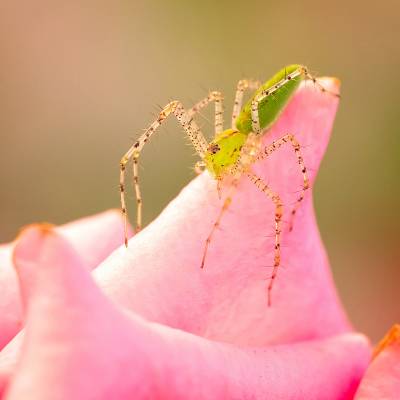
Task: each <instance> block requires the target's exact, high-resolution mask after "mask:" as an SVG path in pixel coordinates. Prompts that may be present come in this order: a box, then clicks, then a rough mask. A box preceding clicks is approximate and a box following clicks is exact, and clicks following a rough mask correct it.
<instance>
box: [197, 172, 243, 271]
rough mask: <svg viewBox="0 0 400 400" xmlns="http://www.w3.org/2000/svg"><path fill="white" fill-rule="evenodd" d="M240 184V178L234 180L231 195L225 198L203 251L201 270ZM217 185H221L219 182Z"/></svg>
mask: <svg viewBox="0 0 400 400" xmlns="http://www.w3.org/2000/svg"><path fill="white" fill-rule="evenodd" d="M238 183H239V177H235V178H233V180H232V182H231V183H230V193H229V194H228V195H227V196H226V197H225V200H224V203H223V205H222V208H221V210H220V212H219V214H218V217H217V219H216V221H215V222H214V224H213V227H212V228H211V231H210V233H209V235H208V236H207V239H206V243H205V246H204V251H203V258H202V259H201V265H200V268H204V264H205V262H206V257H207V253H208V248H209V246H210V243H211V239H212V237H213V235H214V233H215V230H216V229H217V228H218V227H219V226H220V223H221V219H222V217H223V215H224V214H225V212H226V211H227V210H228V208H229V206H230V204H231V203H232V194H233V191H234V190H235V189H236V188H237V185H238ZM217 184H219V182H217Z"/></svg>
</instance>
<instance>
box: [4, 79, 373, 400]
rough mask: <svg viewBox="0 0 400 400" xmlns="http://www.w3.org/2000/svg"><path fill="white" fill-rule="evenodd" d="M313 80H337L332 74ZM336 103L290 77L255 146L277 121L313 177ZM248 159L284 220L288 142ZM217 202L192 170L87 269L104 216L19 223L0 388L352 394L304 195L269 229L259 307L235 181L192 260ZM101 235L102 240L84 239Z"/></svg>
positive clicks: (354, 349) (148, 395)
mask: <svg viewBox="0 0 400 400" xmlns="http://www.w3.org/2000/svg"><path fill="white" fill-rule="evenodd" d="M324 85H325V86H326V87H327V88H329V89H331V90H338V87H337V82H336V81H334V80H332V79H326V80H325V81H324ZM336 107H337V100H336V99H335V98H334V97H333V96H329V95H326V94H321V93H320V92H319V91H317V90H315V89H314V88H313V87H312V86H308V87H302V88H301V90H299V92H298V93H297V94H296V96H295V97H294V99H293V100H292V101H291V103H290V104H289V105H288V107H287V108H286V110H285V112H284V114H283V115H282V117H281V118H280V119H279V121H278V122H277V123H276V124H275V126H274V128H273V129H272V131H271V133H270V135H268V136H267V137H265V138H264V141H265V144H269V143H271V142H272V141H273V140H275V139H278V138H279V137H281V136H282V135H283V134H286V133H293V134H294V135H295V136H296V137H297V138H298V140H299V141H300V143H301V144H302V152H303V156H304V159H305V163H306V165H307V168H308V170H309V174H310V178H311V181H312V182H313V181H314V179H315V175H316V171H317V169H318V167H319V164H320V161H321V158H322V156H323V154H324V152H325V149H326V146H327V143H328V140H329V134H330V131H331V127H332V123H333V119H334V115H335V112H336ZM254 170H255V172H256V173H257V174H259V175H260V176H261V177H262V178H263V179H264V180H265V181H267V182H268V183H269V184H270V186H271V187H272V188H274V190H276V191H277V192H278V193H280V194H281V195H282V197H283V200H284V204H285V206H286V208H285V214H284V218H285V216H287V215H288V214H289V210H290V205H291V204H292V203H293V202H294V201H295V199H296V198H297V196H298V190H299V189H300V188H301V180H302V177H301V173H300V171H299V169H298V165H297V163H296V158H295V155H294V152H293V149H292V148H291V147H290V146H288V147H287V148H285V149H282V150H279V151H277V152H275V153H274V154H273V155H272V156H271V157H270V159H267V160H265V161H262V162H260V163H259V164H258V165H256V166H255V168H254ZM220 207H221V200H219V199H218V196H217V194H216V190H215V182H214V181H213V180H212V179H211V178H210V177H209V176H208V174H202V175H201V176H199V177H197V178H196V179H195V180H193V181H192V182H191V183H190V184H189V185H188V186H187V187H186V188H185V189H184V190H183V191H182V192H181V193H180V195H179V196H178V197H177V198H176V199H175V200H174V201H172V202H171V204H170V205H169V206H168V207H167V208H166V209H165V210H164V212H163V213H162V214H161V215H160V216H159V217H158V218H157V219H156V220H155V221H154V222H153V223H152V224H150V225H149V226H148V227H147V228H146V229H145V230H143V231H142V232H141V233H140V234H138V235H135V236H134V237H133V238H132V239H131V240H130V243H129V248H128V249H125V248H124V247H120V248H119V249H117V250H116V251H114V252H113V253H112V254H111V255H110V256H109V257H108V258H106V259H105V261H104V262H102V263H101V264H100V265H99V266H98V267H97V268H96V269H95V270H94V271H93V274H92V275H91V274H90V273H89V269H92V268H93V267H94V266H96V265H97V262H99V261H100V260H102V259H104V258H105V256H106V254H107V253H108V252H111V251H112V250H113V248H114V247H115V240H122V239H121V238H122V233H121V232H120V231H121V224H120V222H119V224H115V225H114V224H113V223H111V222H110V223H107V224H104V223H102V222H101V220H100V218H99V217H97V218H95V219H93V220H92V223H95V222H98V228H97V229H94V230H91V229H89V228H87V226H88V223H87V222H82V223H80V225H76V226H77V229H76V230H75V234H74V235H71V234H70V235H69V236H68V234H66V232H69V231H68V229H67V228H62V229H58V228H51V227H49V226H47V225H37V226H33V227H30V228H27V229H26V230H24V231H23V233H22V234H21V236H20V237H19V238H18V240H17V242H16V245H15V249H14V251H13V263H14V265H15V268H16V271H17V275H18V280H19V284H20V291H21V298H22V304H24V318H25V332H21V333H19V334H18V335H17V336H15V338H14V339H13V340H12V341H10V342H9V343H8V344H7V346H6V347H5V348H4V349H3V351H2V352H1V353H0V387H1V388H2V389H5V387H6V385H7V388H6V390H5V392H4V398H5V399H7V400H15V399H27V398H29V399H33V400H35V399H40V400H46V399H52V400H53V399H132V398H135V399H168V398H171V399H264V398H271V399H272V398H273V399H348V398H352V396H353V394H354V392H355V391H356V389H357V386H358V384H359V381H360V379H361V377H362V375H363V373H364V370H365V368H366V367H367V364H368V362H369V355H370V351H369V344H368V341H367V340H366V339H365V338H364V337H363V336H362V335H359V334H355V333H352V328H351V326H350V325H349V322H348V320H347V317H346V315H345V313H344V311H343V309H342V307H341V305H340V303H339V301H338V298H337V294H336V291H335V289H334V286H333V283H332V277H331V275H330V270H329V264H328V261H327V257H326V254H325V250H324V248H323V245H322V243H321V239H320V237H319V233H318V229H317V226H316V223H315V217H314V212H313V208H312V197H311V192H310V191H309V193H307V196H306V199H305V201H304V202H303V204H302V206H301V207H300V209H299V212H298V214H297V216H296V219H295V225H294V229H293V231H292V232H289V231H288V229H287V225H285V229H284V232H283V240H282V243H283V248H282V264H283V265H282V268H280V271H279V275H278V278H277V281H276V283H275V287H274V290H273V294H272V296H273V297H272V299H273V300H272V307H267V297H266V286H267V282H268V279H267V278H268V275H269V274H270V268H266V267H267V266H268V265H271V260H272V257H273V251H272V250H273V241H274V238H273V237H272V236H271V234H272V233H273V229H272V228H273V221H274V220H273V204H272V203H271V201H270V200H269V199H268V198H266V196H265V195H263V194H262V193H261V192H259V191H258V190H257V188H255V186H254V185H253V184H251V183H250V182H248V181H246V180H245V179H243V180H242V182H241V184H240V186H239V189H238V191H237V193H236V195H235V197H234V200H233V202H232V205H231V208H230V211H229V212H228V213H226V215H225V217H224V219H223V220H222V223H221V230H220V231H218V232H216V234H215V235H214V237H213V241H212V242H211V245H210V250H209V254H208V258H207V261H206V266H205V269H204V270H201V269H200V268H199V267H200V262H201V257H202V253H203V248H204V240H205V238H206V237H207V235H208V233H209V230H210V228H211V227H212V224H213V222H214V220H215V217H216V215H217V214H218V211H219V209H220ZM103 218H104V217H103ZM286 219H287V217H286ZM117 225H118V227H117ZM108 227H110V229H109V230H108V229H107V228H108ZM117 231H118V234H116V233H117ZM101 232H103V233H101ZM98 234H99V236H96V235H98ZM103 234H104V235H105V236H103V237H106V238H108V239H106V240H110V244H109V246H108V245H105V244H104V242H103V241H102V240H100V239H99V237H100V236H102V235H103ZM97 246H103V247H102V249H103V250H104V252H103V251H98V248H97ZM0 250H1V251H3V256H1V257H2V258H0V263H2V264H3V265H4V266H5V268H4V270H5V271H7V272H6V273H5V274H4V275H0V288H2V289H3V288H4V289H7V292H6V296H5V297H4V299H5V300H4V301H3V303H1V304H0V326H1V327H3V326H5V327H6V328H5V330H4V332H5V334H4V335H3V343H6V342H8V341H9V339H10V338H11V336H13V335H14V334H16V333H17V330H18V328H19V325H18V323H17V319H18V318H20V315H21V306H20V303H19V296H18V293H17V290H18V289H17V286H16V281H15V276H14V272H13V271H12V270H11V268H10V265H11V264H10V261H9V257H10V253H11V249H10V247H3V248H2V249H0ZM0 254H2V253H1V252H0ZM89 255H90V256H91V259H90V262H89V261H88V260H89V258H88V257H89ZM8 310H9V311H8ZM15 316H17V317H15ZM16 318H17V319H16ZM1 332H3V329H2V330H1ZM21 343H22V348H21ZM0 390H1V389H0Z"/></svg>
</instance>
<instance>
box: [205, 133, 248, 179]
mask: <svg viewBox="0 0 400 400" xmlns="http://www.w3.org/2000/svg"><path fill="white" fill-rule="evenodd" d="M246 137H247V136H246V135H245V134H243V133H241V132H239V131H236V130H234V129H227V130H226V131H223V132H221V133H219V134H217V136H216V137H215V139H214V140H213V141H212V142H210V143H209V145H208V147H207V151H206V154H205V155H204V162H205V164H206V168H207V169H208V171H209V172H210V173H211V175H213V176H214V177H215V178H216V179H221V178H222V177H223V176H224V175H225V174H226V173H227V172H229V169H230V168H231V167H232V166H233V165H234V164H235V163H236V162H237V160H238V159H239V156H240V151H241V149H242V146H243V144H244V142H245V140H246Z"/></svg>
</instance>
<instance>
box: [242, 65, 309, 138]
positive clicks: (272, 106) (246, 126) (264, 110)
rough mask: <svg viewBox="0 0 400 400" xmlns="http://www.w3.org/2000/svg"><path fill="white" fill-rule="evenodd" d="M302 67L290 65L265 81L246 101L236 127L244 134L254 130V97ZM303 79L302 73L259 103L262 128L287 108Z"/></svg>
mask: <svg viewBox="0 0 400 400" xmlns="http://www.w3.org/2000/svg"><path fill="white" fill-rule="evenodd" d="M301 68H302V67H301V66H300V65H298V64H294V65H289V66H287V67H286V68H283V69H282V70H280V71H279V72H278V73H277V74H276V75H274V76H273V77H272V78H271V79H270V80H269V81H267V82H266V83H264V85H262V86H261V87H260V88H259V89H258V90H257V91H256V92H255V94H254V96H253V97H252V98H251V99H250V100H249V101H248V102H247V103H246V105H245V106H244V107H243V109H242V111H241V112H240V114H239V116H238V118H237V120H236V128H237V129H238V131H240V132H241V133H244V134H248V133H250V132H251V131H252V124H251V103H252V101H253V99H254V98H255V97H256V96H257V95H258V94H259V93H261V92H262V91H264V90H270V89H272V88H273V87H274V86H275V85H276V84H277V83H278V82H280V81H282V80H285V78H286V77H287V75H288V74H291V73H293V72H295V71H296V70H300V69H301ZM302 80H303V75H302V74H300V75H298V76H297V77H295V78H292V79H290V80H287V81H285V83H284V84H283V85H282V86H281V87H280V88H279V89H277V90H276V91H274V92H273V94H271V95H269V96H267V97H266V98H265V99H264V100H263V101H261V102H260V103H259V105H258V116H259V118H260V127H261V129H266V128H269V127H270V126H271V125H272V124H273V123H274V122H275V120H276V119H277V118H278V117H279V115H280V113H281V112H282V111H283V109H284V108H285V106H286V104H287V102H288V101H289V99H290V97H291V96H292V95H293V93H294V92H295V91H296V89H297V88H298V86H299V84H300V82H301V81H302Z"/></svg>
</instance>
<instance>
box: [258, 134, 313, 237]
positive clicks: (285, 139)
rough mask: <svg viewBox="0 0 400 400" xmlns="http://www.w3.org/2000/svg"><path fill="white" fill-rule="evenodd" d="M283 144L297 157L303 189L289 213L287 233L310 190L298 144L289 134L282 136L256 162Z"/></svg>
mask: <svg viewBox="0 0 400 400" xmlns="http://www.w3.org/2000/svg"><path fill="white" fill-rule="evenodd" d="M284 144H290V145H291V146H292V147H293V150H294V152H295V155H296V157H297V163H298V165H299V168H300V170H301V173H302V175H303V187H302V190H301V193H300V196H299V197H298V199H297V200H296V203H295V205H294V207H293V209H292V211H291V213H290V221H289V231H292V229H293V221H294V217H295V215H296V212H297V210H298V208H299V207H300V204H301V202H302V201H303V200H304V197H305V193H306V190H307V189H309V188H310V180H309V178H308V175H307V169H306V166H305V164H304V159H303V156H302V155H301V150H300V143H299V142H298V140H297V139H296V137H295V136H294V135H292V134H290V133H288V134H286V135H284V136H282V137H281V138H280V139H277V140H275V141H274V142H272V144H270V145H269V146H267V147H265V148H264V149H263V150H262V151H261V152H260V153H259V154H258V156H257V158H256V160H262V159H264V158H267V157H269V156H270V155H271V154H272V153H273V152H274V151H276V150H278V149H279V148H280V147H282V146H283V145H284Z"/></svg>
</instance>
